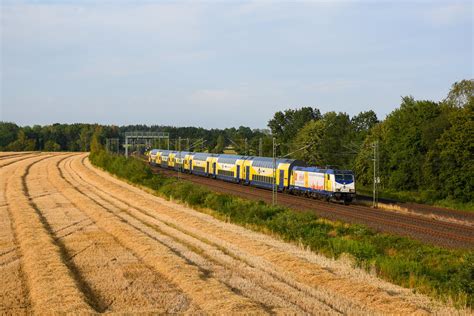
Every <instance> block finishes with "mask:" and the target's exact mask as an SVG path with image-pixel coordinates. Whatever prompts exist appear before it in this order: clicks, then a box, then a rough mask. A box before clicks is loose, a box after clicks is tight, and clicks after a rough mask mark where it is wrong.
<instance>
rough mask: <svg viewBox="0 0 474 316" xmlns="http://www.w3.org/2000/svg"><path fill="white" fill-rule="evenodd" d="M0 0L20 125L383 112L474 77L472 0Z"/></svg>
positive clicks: (10, 99)
mask: <svg viewBox="0 0 474 316" xmlns="http://www.w3.org/2000/svg"><path fill="white" fill-rule="evenodd" d="M0 3H1V21H0V27H1V28H0V31H1V42H0V45H1V58H0V59H1V63H0V70H1V79H0V80H1V81H0V94H1V95H0V102H1V104H0V121H11V122H15V123H17V124H19V125H34V124H41V125H44V124H52V123H56V122H58V123H74V122H83V123H102V124H116V125H124V124H148V125H150V124H157V125H172V126H200V127H205V128H225V127H238V126H241V125H243V126H250V127H252V128H265V127H266V125H267V122H268V120H269V119H270V118H271V117H272V116H273V114H274V113H275V112H276V111H280V110H284V109H289V108H293V109H294V108H298V107H302V106H312V107H317V108H319V109H320V110H321V112H323V113H324V112H328V111H337V112H346V113H348V114H349V115H351V116H353V115H356V114H357V113H359V112H361V111H367V110H370V109H372V110H374V111H375V112H376V113H377V115H378V117H379V118H382V119H383V118H384V117H385V116H386V115H387V114H389V113H390V112H391V111H393V110H394V109H396V108H397V107H398V106H399V105H400V101H401V97H403V96H407V95H412V96H413V97H415V98H416V99H429V100H434V101H439V100H442V99H443V98H444V97H445V96H446V94H447V93H448V91H449V89H450V87H451V85H452V84H453V83H454V82H456V81H459V80H462V79H471V78H473V77H474V76H473V73H474V66H473V65H474V61H473V58H474V57H473V56H474V54H473V41H474V29H473V17H474V5H473V1H455V0H453V1H422V0H418V1H403V0H402V1H325V2H319V1H288V2H285V1H263V0H262V1H210V0H209V1H121V0H116V1H8V0H2V1H1V2H0Z"/></svg>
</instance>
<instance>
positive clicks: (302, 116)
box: [268, 107, 321, 154]
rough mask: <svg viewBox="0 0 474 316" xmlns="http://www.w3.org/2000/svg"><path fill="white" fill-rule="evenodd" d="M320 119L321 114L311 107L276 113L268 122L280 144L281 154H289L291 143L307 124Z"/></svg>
mask: <svg viewBox="0 0 474 316" xmlns="http://www.w3.org/2000/svg"><path fill="white" fill-rule="evenodd" d="M319 119H321V112H320V111H319V110H318V109H316V108H314V109H313V108H311V107H302V108H300V109H297V110H292V109H289V110H285V112H281V111H279V112H276V113H275V115H274V116H273V118H272V119H271V120H270V121H268V127H269V128H270V130H271V131H272V135H273V136H275V137H276V138H277V140H278V143H279V144H280V146H279V152H280V154H287V153H288V150H289V148H290V143H291V141H292V140H293V139H294V137H295V136H296V134H297V133H298V131H299V130H300V129H301V128H302V127H303V126H305V124H306V123H308V122H309V121H312V120H319Z"/></svg>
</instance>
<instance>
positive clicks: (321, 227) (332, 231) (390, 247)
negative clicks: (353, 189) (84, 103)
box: [90, 151, 474, 308]
mask: <svg viewBox="0 0 474 316" xmlns="http://www.w3.org/2000/svg"><path fill="white" fill-rule="evenodd" d="M90 160H91V162H92V163H93V164H94V165H95V166H97V167H100V168H102V169H104V170H106V171H108V172H110V173H112V174H114V175H116V176H118V177H120V178H122V179H125V180H127V181H130V182H132V183H135V184H138V185H144V186H146V187H149V188H151V189H153V190H155V191H156V192H157V193H158V194H159V195H161V196H164V197H166V198H168V199H169V198H172V199H173V200H179V201H181V202H184V203H186V204H188V205H190V206H191V207H194V208H196V209H204V208H205V209H210V210H212V211H213V212H214V214H213V215H215V216H217V217H220V218H221V219H226V220H229V221H231V222H233V223H236V224H239V225H243V226H246V227H249V228H251V229H254V230H258V231H264V232H269V231H270V232H271V233H273V234H276V235H278V236H280V237H281V238H283V239H284V240H286V241H291V242H297V243H300V244H302V245H304V246H306V247H309V248H310V249H311V250H313V251H315V252H317V253H321V254H323V255H325V256H328V257H333V258H338V257H340V256H341V255H343V254H344V256H345V257H348V256H349V257H351V258H352V259H353V262H354V265H355V266H357V267H361V268H364V269H366V270H367V271H370V272H373V273H376V274H377V276H379V277H380V278H382V279H384V280H386V281H389V282H392V283H394V284H398V285H400V286H403V287H406V288H411V289H413V290H414V291H415V292H418V293H423V294H427V295H430V296H432V297H434V298H437V299H440V300H441V301H445V302H452V303H453V304H454V305H455V306H457V307H469V308H472V307H473V306H474V297H473V296H474V295H473V293H474V251H472V250H450V249H444V248H440V247H437V246H433V245H428V244H424V243H422V242H419V241H417V240H413V239H411V238H407V237H399V236H394V235H389V234H385V233H378V232H374V231H373V230H371V229H369V228H367V227H365V226H362V225H354V224H345V223H341V222H333V221H328V220H325V219H322V218H319V217H318V216H316V215H315V214H313V213H310V212H294V211H292V210H290V209H288V208H285V207H281V206H276V207H273V206H271V205H268V204H266V203H264V202H263V201H260V202H257V201H251V200H246V199H242V198H239V197H235V196H232V195H229V194H221V193H216V192H212V191H211V190H209V189H207V188H204V187H202V186H199V185H196V184H193V183H190V182H187V181H184V180H180V181H178V180H177V179H175V178H168V177H163V176H161V175H156V174H153V173H152V171H151V168H150V167H149V166H148V165H146V164H145V163H143V162H142V161H140V160H138V159H133V158H132V159H126V158H125V157H123V156H115V155H110V154H107V153H106V152H103V151H99V152H96V153H92V154H91V155H90Z"/></svg>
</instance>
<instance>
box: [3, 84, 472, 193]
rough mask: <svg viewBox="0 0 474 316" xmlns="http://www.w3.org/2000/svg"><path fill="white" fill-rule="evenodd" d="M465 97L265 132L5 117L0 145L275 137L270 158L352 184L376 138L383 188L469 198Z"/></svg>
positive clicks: (247, 145)
mask: <svg viewBox="0 0 474 316" xmlns="http://www.w3.org/2000/svg"><path fill="white" fill-rule="evenodd" d="M473 94H474V81H473V80H463V81H461V82H458V83H455V84H454V85H453V86H452V89H451V91H450V92H449V94H448V96H447V97H446V98H445V99H444V100H442V101H439V102H434V101H427V100H415V99H414V98H413V97H404V98H402V103H401V105H400V107H399V108H397V109H396V110H394V111H393V112H392V113H390V114H389V115H388V116H387V117H386V118H385V119H384V120H383V121H379V119H378V118H377V116H376V114H375V112H374V111H366V112H361V113H359V114H358V115H355V116H353V117H350V116H349V115H348V114H346V113H341V112H328V113H324V114H322V113H321V112H320V110H319V109H317V108H313V107H302V108H299V109H289V110H286V111H279V112H276V113H275V114H274V116H273V117H272V118H271V119H270V120H269V122H268V128H269V129H268V130H257V129H254V130H252V129H251V128H249V127H244V126H240V127H239V128H226V129H204V128H198V127H173V126H159V125H152V126H147V125H128V126H120V127H119V126H104V125H98V124H53V125H48V126H39V125H35V126H32V127H30V126H25V127H19V126H17V125H16V124H14V123H7V122H5V123H0V150H12V151H29V150H42V151H89V150H91V146H92V147H93V146H103V145H104V144H105V140H106V138H119V139H120V143H121V144H123V141H124V133H125V132H130V131H137V130H140V131H155V132H168V133H169V134H170V142H169V144H168V143H167V142H164V141H161V143H155V144H153V146H154V147H162V148H167V147H168V146H169V148H170V149H177V148H181V149H183V150H184V149H187V147H188V146H190V147H191V150H203V151H209V152H214V153H222V152H224V151H227V150H229V151H235V152H237V153H239V154H243V155H259V154H260V153H262V155H264V156H271V155H272V152H273V137H275V139H276V144H277V147H276V151H277V155H278V156H280V157H283V156H288V157H291V158H297V159H301V160H304V161H306V162H307V163H308V164H311V165H316V166H323V167H324V166H334V167H338V168H344V169H353V170H354V171H355V172H356V176H357V181H358V184H359V185H362V186H369V185H371V184H372V183H373V160H372V158H373V150H374V148H373V146H374V144H375V143H376V142H377V144H378V146H377V147H378V156H379V159H378V161H379V165H378V167H377V168H378V170H379V175H380V187H381V188H382V189H383V190H386V191H394V192H395V191H396V192H398V191H410V192H418V193H419V194H421V195H422V196H423V197H424V200H426V201H428V200H431V201H434V200H440V199H452V200H456V201H460V202H469V201H474V189H473V188H474V164H473V162H474V159H473V158H474V157H473V152H474V148H473V147H474V123H473V122H474V97H473ZM179 138H181V144H178V139H179ZM193 145H194V146H193Z"/></svg>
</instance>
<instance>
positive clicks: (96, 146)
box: [90, 126, 104, 153]
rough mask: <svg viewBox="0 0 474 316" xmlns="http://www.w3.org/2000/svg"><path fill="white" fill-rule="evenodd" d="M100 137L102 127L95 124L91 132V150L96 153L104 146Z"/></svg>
mask: <svg viewBox="0 0 474 316" xmlns="http://www.w3.org/2000/svg"><path fill="white" fill-rule="evenodd" d="M101 138H102V127H100V126H96V128H95V131H94V134H92V139H91V145H90V148H91V152H92V153H96V152H99V151H101V150H103V149H104V146H103V145H102V142H101Z"/></svg>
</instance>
